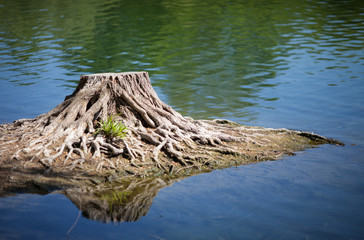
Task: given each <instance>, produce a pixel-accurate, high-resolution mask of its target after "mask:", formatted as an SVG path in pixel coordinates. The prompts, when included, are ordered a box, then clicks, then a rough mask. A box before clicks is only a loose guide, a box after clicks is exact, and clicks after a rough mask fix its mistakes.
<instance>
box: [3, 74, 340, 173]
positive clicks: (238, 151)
mask: <svg viewBox="0 0 364 240" xmlns="http://www.w3.org/2000/svg"><path fill="white" fill-rule="evenodd" d="M110 115H113V116H114V117H115V119H116V120H117V121H122V122H123V123H124V124H125V125H126V126H127V128H128V129H129V132H128V134H127V137H126V138H124V139H110V138H107V137H106V136H104V135H102V134H97V135H96V134H95V129H96V128H97V127H98V122H100V121H101V120H103V119H105V118H106V117H107V116H110ZM309 141H310V142H309ZM313 141H314V142H318V143H320V144H321V143H335V144H338V142H337V141H334V140H330V139H327V138H324V137H322V136H319V135H317V134H311V133H306V132H295V131H291V130H286V129H278V130H274V129H264V128H251V127H245V126H240V125H238V124H236V123H233V122H231V121H229V120H221V119H218V120H213V121H205V120H198V121H196V120H193V119H190V118H185V117H183V116H181V115H180V114H179V113H178V112H176V111H174V110H173V109H172V108H171V107H170V106H168V105H166V104H165V103H163V102H162V101H161V100H160V99H159V98H158V96H157V94H156V93H155V91H154V90H153V88H152V86H151V84H150V80H149V77H148V74H147V73H146V72H140V73H121V74H94V75H85V76H82V77H81V80H80V83H79V85H78V87H77V88H76V90H75V91H74V93H73V94H72V95H70V96H67V97H66V98H65V101H64V102H62V103H61V104H59V105H58V106H57V107H55V108H54V109H52V110H51V111H50V112H48V113H46V114H42V115H40V116H38V117H36V118H35V119H20V120H17V121H15V122H13V123H11V124H5V125H0V155H2V156H6V158H7V159H9V158H10V159H16V160H20V161H29V159H31V160H32V161H34V159H39V162H40V163H41V164H42V165H44V166H45V167H47V168H52V167H67V168H69V169H75V168H76V167H79V168H93V169H95V170H96V171H102V170H103V169H104V168H106V169H118V170H120V171H123V170H125V171H126V172H131V173H133V174H139V175H143V176H144V175H145V174H146V173H148V172H152V173H154V172H155V171H154V169H155V168H157V169H158V171H161V172H162V173H167V174H168V173H169V174H171V173H180V172H185V171H190V170H191V169H196V170H197V171H201V170H203V168H204V167H205V166H211V164H212V163H213V162H215V163H217V164H220V163H221V164H220V165H221V166H225V165H226V166H227V164H228V163H229V162H234V161H236V162H242V161H245V160H246V159H248V158H251V159H259V158H261V159H263V158H264V159H265V158H267V156H269V157H271V158H276V157H279V156H281V154H282V153H285V152H292V151H296V150H301V149H303V148H305V147H307V146H308V145H310V144H312V142H313ZM263 148H264V149H263ZM9 149H10V150H9ZM277 150H278V151H277ZM259 154H260V155H259ZM24 165H26V164H24ZM127 168H128V169H127ZM207 169H208V168H207Z"/></svg>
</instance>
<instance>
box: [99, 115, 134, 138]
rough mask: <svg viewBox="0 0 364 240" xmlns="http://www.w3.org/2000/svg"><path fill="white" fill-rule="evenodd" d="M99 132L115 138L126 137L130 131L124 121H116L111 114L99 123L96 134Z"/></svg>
mask: <svg viewBox="0 0 364 240" xmlns="http://www.w3.org/2000/svg"><path fill="white" fill-rule="evenodd" d="M99 133H103V134H104V135H105V136H106V137H108V138H110V139H113V138H118V137H119V138H123V137H125V136H126V134H127V133H128V131H127V128H126V126H125V125H124V124H123V123H122V122H118V121H116V120H115V118H114V116H113V115H110V116H108V117H107V119H106V120H104V121H101V122H100V123H99V127H98V129H97V130H96V132H95V133H94V134H95V135H96V134H99Z"/></svg>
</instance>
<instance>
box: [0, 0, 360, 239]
mask: <svg viewBox="0 0 364 240" xmlns="http://www.w3.org/2000/svg"><path fill="white" fill-rule="evenodd" d="M121 71H148V72H149V75H150V77H151V80H152V85H153V87H154V88H155V90H156V92H157V93H158V95H159V97H160V98H161V99H162V100H163V101H164V102H166V103H167V104H169V105H171V106H172V107H173V108H174V109H176V110H178V111H179V112H180V113H182V114H183V115H186V116H191V117H193V118H198V119H212V118H227V119H230V120H233V121H237V122H240V123H244V124H248V125H259V126H264V127H274V128H278V127H286V128H293V129H299V130H304V131H314V132H316V133H319V134H322V135H325V136H328V137H333V138H336V139H339V140H341V141H343V142H344V143H346V146H345V147H333V146H322V147H319V148H317V149H312V150H309V151H305V152H304V153H298V155H297V156H292V157H286V158H284V160H282V161H277V162H266V163H260V164H256V165H251V166H241V167H239V168H237V169H229V170H225V171H217V172H212V173H209V174H203V175H199V176H195V177H191V178H188V179H185V180H183V181H181V182H178V183H175V184H173V185H172V186H170V187H167V188H163V189H161V190H160V192H159V194H158V195H157V196H156V197H155V199H154V201H153V204H152V206H151V207H150V209H149V212H148V214H147V215H146V216H143V217H142V218H141V219H140V220H139V221H137V222H128V223H123V224H114V225H113V224H104V223H100V222H97V221H92V220H89V219H87V218H86V217H81V218H80V220H79V222H78V223H77V224H76V225H75V227H74V228H73V230H72V231H71V233H69V234H67V232H68V231H69V229H70V226H72V224H73V222H74V220H75V219H76V218H77V216H78V209H77V208H76V207H75V206H74V205H73V204H72V203H71V202H70V201H69V200H68V199H67V198H66V197H64V196H63V195H58V194H50V195H46V196H40V195H29V194H20V195H17V196H15V197H11V198H2V199H0V223H1V224H0V239H50V238H51V239H65V238H66V239H157V238H161V239H363V238H364V231H363V229H364V208H363V207H362V203H363V202H364V160H363V159H364V148H363V146H364V138H363V134H364V127H363V126H364V97H363V95H364V2H363V1H355V0H348V1H344V0H340V1H334V0H322V1H313V0H312V1H310V0H302V1H295V0H294V1H278V0H275V1H263V0H256V1H252V0H246V1H243V0H241V1H238V0H237V1H218V0H208V1H193V0H176V1H167V0H164V1H163V0H158V1H157V0H149V1H144V0H133V1H131V0H125V1H122V0H120V1H117V0H109V1H95V0H92V1H86V0H81V1H69V0H64V1H56V0H53V1H52V0H49V1H40V0H27V1H22V0H16V1H14V0H12V1H10V0H0V121H1V122H11V121H14V120H16V119H19V118H33V117H35V116H37V115H39V114H41V113H44V112H47V111H49V110H50V109H52V108H53V107H55V106H56V105H57V104H59V103H60V102H62V101H63V99H64V97H65V96H66V95H68V94H70V93H72V91H73V90H74V88H75V86H76V85H77V82H78V79H79V77H80V75H82V74H89V73H99V72H121ZM55 205H57V207H56V208H54V206H55ZM50 213H54V214H53V215H52V217H50ZM50 219H51V220H50ZM19 226H21V228H19Z"/></svg>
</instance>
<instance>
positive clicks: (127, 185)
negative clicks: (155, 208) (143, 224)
mask: <svg viewBox="0 0 364 240" xmlns="http://www.w3.org/2000/svg"><path fill="white" fill-rule="evenodd" d="M166 186H167V183H166V182H164V181H163V180H161V179H158V178H156V179H139V180H134V181H130V182H126V181H125V182H124V183H119V185H117V186H116V187H115V188H113V189H104V190H102V191H99V192H97V191H88V190H82V189H81V188H75V189H68V190H65V191H64V194H65V195H66V196H67V197H68V198H69V199H70V200H71V201H72V202H73V203H74V204H75V205H76V207H77V208H78V209H80V211H82V214H83V216H85V217H87V218H88V219H91V220H96V221H100V222H134V221H138V220H139V219H140V218H141V217H143V216H145V215H146V214H147V213H148V211H149V209H150V207H151V206H152V203H153V199H154V198H155V197H156V196H157V194H158V192H159V190H160V189H162V188H164V187H166Z"/></svg>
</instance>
